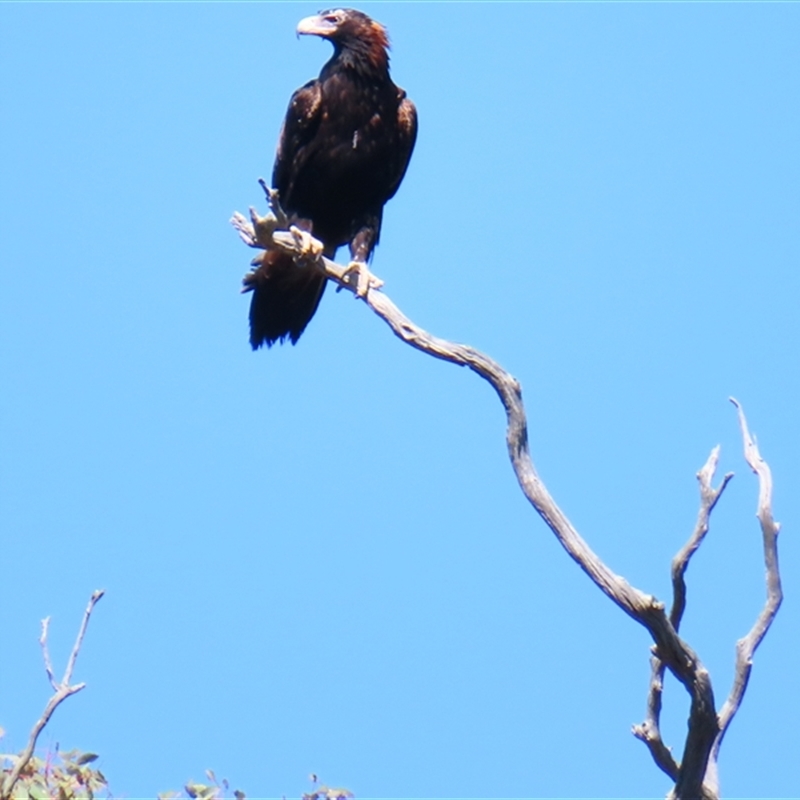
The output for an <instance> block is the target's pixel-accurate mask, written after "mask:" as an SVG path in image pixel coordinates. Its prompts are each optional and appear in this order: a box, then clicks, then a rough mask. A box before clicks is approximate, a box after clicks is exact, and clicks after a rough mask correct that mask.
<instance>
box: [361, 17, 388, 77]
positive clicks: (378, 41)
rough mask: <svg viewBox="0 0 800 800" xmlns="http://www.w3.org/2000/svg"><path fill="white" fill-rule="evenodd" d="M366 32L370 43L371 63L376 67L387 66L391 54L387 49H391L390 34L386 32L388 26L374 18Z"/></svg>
mask: <svg viewBox="0 0 800 800" xmlns="http://www.w3.org/2000/svg"><path fill="white" fill-rule="evenodd" d="M366 33H367V38H368V39H369V43H370V48H369V55H368V56H367V57H368V59H369V62H370V64H371V65H372V66H373V67H375V68H376V69H378V68H385V67H387V66H388V65H389V55H388V53H387V52H386V51H387V50H388V49H389V35H388V34H387V33H386V28H384V27H383V25H381V24H380V22H375V21H374V20H372V21H371V24H370V25H369V27H368V28H367V31H366Z"/></svg>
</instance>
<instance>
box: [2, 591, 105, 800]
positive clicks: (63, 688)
mask: <svg viewBox="0 0 800 800" xmlns="http://www.w3.org/2000/svg"><path fill="white" fill-rule="evenodd" d="M104 594H105V592H104V591H103V590H102V589H98V590H97V591H95V592H93V593H92V596H91V598H89V604H88V605H87V606H86V610H85V611H84V612H83V620H82V621H81V627H80V629H79V630H78V636H77V637H76V639H75V644H74V645H73V646H72V652H71V653H70V654H69V659H68V660H67V666H66V669H65V670H64V677H63V678H62V679H61V682H60V683H57V682H56V680H55V677H54V674H53V664H52V661H51V660H50V651H49V648H48V646H47V631H48V628H49V626H50V617H46V618H45V619H43V620H42V635H41V636H40V638H39V644H40V645H41V647H42V655H43V658H44V668H45V672H46V673H47V679H48V680H49V681H50V685H51V686H52V687H53V689H55V694H54V695H53V696H52V697H51V698H50V699H49V700H48V701H47V705H46V706H45V708H44V712H43V713H42V716H41V717H40V718H39V719H38V720H37V721H36V724H35V725H34V726H33V728H32V729H31V733H30V736H29V737H28V744H27V745H26V746H25V749H24V750H23V751H22V753H21V754H20V755H19V756H18V757H17V759H16V761H15V762H14V766H13V767H12V768H11V772H9V773H8V776H7V777H6V779H5V780H4V781H3V784H2V787H0V800H8V798H10V797H11V796H12V794H13V792H14V786H16V784H17V781H18V780H19V777H20V775H21V774H22V772H23V770H24V769H25V767H26V766H27V765H28V762H29V761H30V760H31V758H32V756H33V752H34V750H35V749H36V741H37V740H38V738H39V734H40V733H41V732H42V731H43V730H44V729H45V726H46V725H47V723H48V722H49V721H50V717H52V716H53V713H54V712H55V710H56V709H57V708H58V707H59V706H60V705H61V703H63V702H64V700H66V699H67V698H68V697H69V696H70V695H73V694H76V693H77V692H79V691H80V690H81V689H83V688H84V687H85V686H86V684H85V683H76V684H70V681H71V680H72V672H73V670H74V669H75V661H76V660H77V658H78V653H79V652H80V649H81V645H82V644H83V637H84V636H85V634H86V628H87V627H88V625H89V618H90V617H91V616H92V611H93V610H94V607H95V605H97V601H98V600H99V599H100V598H101V597H102V596H103V595H104Z"/></svg>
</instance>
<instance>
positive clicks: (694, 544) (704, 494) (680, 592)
mask: <svg viewBox="0 0 800 800" xmlns="http://www.w3.org/2000/svg"><path fill="white" fill-rule="evenodd" d="M718 463H719V445H717V446H716V447H715V448H714V449H713V450H712V451H711V455H710V456H709V457H708V461H706V463H705V464H704V465H703V467H702V469H701V470H700V471H699V472H698V473H697V481H698V483H699V484H700V510H699V511H698V513H697V523H696V524H695V527H694V532H693V533H692V535H691V536H690V537H689V541H688V542H686V544H685V545H684V546H683V547H682V548H681V550H680V551H679V552H678V554H677V555H676V556H675V558H673V559H672V592H673V598H672V609H671V610H670V613H669V618H670V621H671V622H672V624H673V626H674V627H675V630H678V629H679V628H680V625H681V619H682V618H683V612H684V610H685V608H686V582H685V581H684V578H683V576H684V575H685V574H686V570H687V569H688V567H689V561H690V560H691V558H692V556H693V555H694V554H695V553H696V552H697V548H698V547H700V545H701V544H702V543H703V539H705V536H706V534H707V533H708V522H709V519H710V517H711V512H712V511H713V510H714V506H715V505H716V504H717V500H719V498H720V496H721V495H722V493H723V492H724V491H725V487H726V486H727V485H728V482H729V481H730V479H731V478H732V477H733V473H732V472H728V473H727V474H726V475H725V477H724V478H723V479H722V483H721V484H720V485H719V487H718V488H716V489H715V488H714V487H713V486H712V485H711V481H712V480H713V478H714V473H715V472H716V470H717V464H718Z"/></svg>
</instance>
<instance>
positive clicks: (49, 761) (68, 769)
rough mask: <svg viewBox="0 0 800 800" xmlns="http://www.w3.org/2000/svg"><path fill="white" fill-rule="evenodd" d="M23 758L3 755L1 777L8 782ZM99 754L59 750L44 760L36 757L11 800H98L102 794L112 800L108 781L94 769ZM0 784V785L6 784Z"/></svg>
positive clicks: (23, 772)
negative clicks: (96, 799) (96, 798)
mask: <svg viewBox="0 0 800 800" xmlns="http://www.w3.org/2000/svg"><path fill="white" fill-rule="evenodd" d="M19 758H20V756H18V755H12V754H7V753H4V754H0V778H2V781H5V780H6V778H7V776H8V775H10V774H11V771H12V770H13V768H14V766H15V764H16V763H17V762H18V761H19ZM96 760H97V754H96V753H82V752H81V751H80V750H70V751H68V752H66V753H61V752H58V751H56V752H55V753H48V754H47V755H46V756H45V757H44V758H39V757H38V756H33V757H32V758H31V759H30V761H28V763H27V764H26V765H25V767H24V769H23V770H22V772H21V773H20V776H19V780H18V781H17V783H16V784H15V786H14V789H13V791H12V792H11V795H10V800H94V798H95V797H97V796H98V793H100V795H101V796H103V797H109V796H110V795H109V792H108V781H107V780H106V777H105V775H103V773H102V772H100V770H99V769H97V768H95V767H93V766H91V764H92V763H93V762H94V761H96ZM2 781H0V785H2Z"/></svg>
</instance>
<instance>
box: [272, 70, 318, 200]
mask: <svg viewBox="0 0 800 800" xmlns="http://www.w3.org/2000/svg"><path fill="white" fill-rule="evenodd" d="M321 105H322V91H321V89H320V85H319V81H317V80H313V81H309V82H308V83H307V84H306V85H305V86H301V87H300V88H299V89H298V90H297V91H296V92H295V93H294V94H293V95H292V99H291V100H290V101H289V108H288V109H287V111H286V117H285V119H284V120H283V125H282V126H281V133H280V136H279V137H278V150H277V152H276V153H275V166H274V167H273V168H272V188H273V189H277V190H278V193H279V196H280V199H281V201H282V202H291V201H290V197H291V194H292V183H293V182H294V180H295V177H296V176H297V175H299V174H300V172H301V167H302V164H303V162H304V161H305V158H306V157H307V145H308V144H309V142H311V141H312V140H313V138H314V134H315V133H316V132H317V128H318V127H319V123H320V118H321V114H320V108H321Z"/></svg>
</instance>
